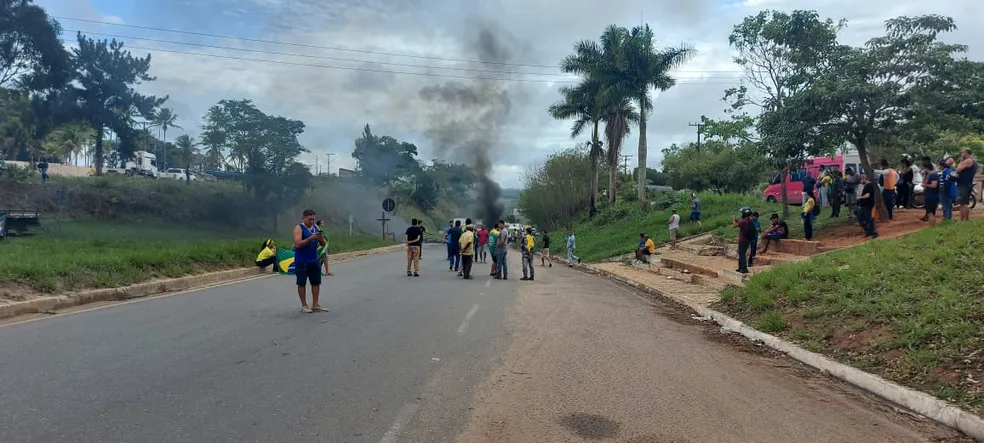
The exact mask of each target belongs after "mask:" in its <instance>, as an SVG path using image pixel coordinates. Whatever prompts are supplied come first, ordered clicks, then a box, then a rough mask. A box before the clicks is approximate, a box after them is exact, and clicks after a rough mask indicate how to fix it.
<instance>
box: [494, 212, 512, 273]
mask: <svg viewBox="0 0 984 443" xmlns="http://www.w3.org/2000/svg"><path fill="white" fill-rule="evenodd" d="M498 228H499V235H498V236H497V237H496V242H495V261H496V263H495V279H496V280H509V263H508V261H507V260H506V258H507V257H508V256H509V246H508V245H507V244H506V242H507V241H508V239H509V230H507V229H506V222H505V221H503V220H499V225H498Z"/></svg>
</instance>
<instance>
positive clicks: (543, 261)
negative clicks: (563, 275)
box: [540, 231, 553, 268]
mask: <svg viewBox="0 0 984 443" xmlns="http://www.w3.org/2000/svg"><path fill="white" fill-rule="evenodd" d="M540 266H550V267H551V268H552V267H553V262H552V261H550V233H549V232H547V231H543V237H542V238H541V239H540Z"/></svg>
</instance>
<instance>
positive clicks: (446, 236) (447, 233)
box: [444, 220, 454, 267]
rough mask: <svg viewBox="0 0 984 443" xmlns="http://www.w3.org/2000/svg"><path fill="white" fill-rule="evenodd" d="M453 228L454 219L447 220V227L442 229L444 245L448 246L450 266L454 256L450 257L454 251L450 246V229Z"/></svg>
mask: <svg viewBox="0 0 984 443" xmlns="http://www.w3.org/2000/svg"><path fill="white" fill-rule="evenodd" d="M452 228H454V220H450V221H448V227H447V228H445V229H444V245H445V246H447V248H448V263H450V264H451V267H454V258H452V257H451V253H452V252H454V248H452V247H451V229H452Z"/></svg>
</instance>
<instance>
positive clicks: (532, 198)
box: [518, 148, 591, 229]
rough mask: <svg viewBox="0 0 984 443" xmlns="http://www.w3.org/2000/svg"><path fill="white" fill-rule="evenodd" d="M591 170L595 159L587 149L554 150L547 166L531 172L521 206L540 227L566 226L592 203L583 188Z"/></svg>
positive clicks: (546, 163) (523, 211)
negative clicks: (592, 159)
mask: <svg viewBox="0 0 984 443" xmlns="http://www.w3.org/2000/svg"><path fill="white" fill-rule="evenodd" d="M590 173H591V159H590V157H589V155H588V153H587V152H584V149H579V148H572V149H567V150H565V151H561V152H557V153H554V154H551V155H550V157H548V158H547V161H546V162H544V164H543V166H541V167H539V168H536V169H535V170H533V171H532V172H530V173H529V174H527V176H526V184H525V187H524V189H523V193H522V194H521V195H520V197H519V205H518V206H519V210H520V211H521V212H522V213H523V215H524V216H525V217H526V218H527V219H528V220H529V221H530V222H531V223H532V224H534V225H536V226H537V227H540V228H547V229H553V228H556V227H562V226H566V225H567V224H568V223H570V222H571V220H573V219H574V217H575V216H576V215H577V214H578V212H580V211H581V210H583V209H586V208H588V206H589V204H590V202H589V199H588V196H587V195H585V194H584V192H583V189H585V188H586V187H587V186H588V181H589V180H590Z"/></svg>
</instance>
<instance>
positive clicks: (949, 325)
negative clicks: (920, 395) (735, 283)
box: [717, 220, 984, 414]
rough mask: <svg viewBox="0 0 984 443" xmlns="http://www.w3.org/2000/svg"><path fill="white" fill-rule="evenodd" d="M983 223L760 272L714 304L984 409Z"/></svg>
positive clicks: (977, 410) (953, 226)
mask: <svg viewBox="0 0 984 443" xmlns="http://www.w3.org/2000/svg"><path fill="white" fill-rule="evenodd" d="M982 232H984V220H973V221H971V222H969V223H954V224H946V225H943V226H939V227H937V228H935V229H924V230H922V231H918V232H916V233H913V234H911V235H909V236H907V237H904V238H901V239H895V240H879V241H874V242H869V243H867V244H865V245H862V246H858V247H855V248H849V249H844V250H840V251H835V252H832V253H829V254H823V255H820V256H816V257H814V258H813V259H811V260H809V261H806V262H799V263H793V264H789V265H783V266H778V267H776V268H773V269H771V270H769V271H767V272H763V273H760V274H756V275H755V276H754V277H752V278H751V279H749V280H748V281H747V283H746V285H745V287H744V288H740V289H732V290H728V291H725V292H723V293H722V295H721V301H720V302H719V303H718V305H717V308H718V309H722V310H724V311H725V312H728V313H729V314H731V315H734V316H736V317H738V318H739V319H741V320H743V321H746V322H748V323H750V324H753V325H756V326H757V327H761V328H763V329H764V330H768V331H770V332H773V333H779V334H780V335H783V336H785V337H786V338H789V339H791V340H793V341H796V342H798V343H801V344H803V345H805V346H806V347H808V348H810V349H813V350H816V351H819V352H823V353H826V354H829V355H832V356H833V357H834V358H837V359H838V360H840V361H842V362H845V363H848V364H852V365H855V366H858V367H860V368H862V369H865V370H868V371H873V372H875V373H878V374H881V375H883V376H885V377H888V378H889V379H892V380H895V381H897V382H899V383H901V384H904V385H907V386H910V387H913V388H916V389H922V390H923V391H925V392H928V393H931V394H935V395H937V396H939V397H941V398H944V399H946V400H950V401H953V402H956V403H958V404H960V405H963V406H964V407H966V408H968V409H970V410H972V411H974V412H975V413H978V414H982V413H984V388H982V387H980V386H979V385H978V384H977V383H974V382H969V381H968V380H967V378H968V377H973V378H974V379H979V378H980V370H981V368H982V367H984V353H982V352H978V351H979V350H980V349H981V347H982V345H984V272H982V270H984V238H982V237H981V233H982Z"/></svg>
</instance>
